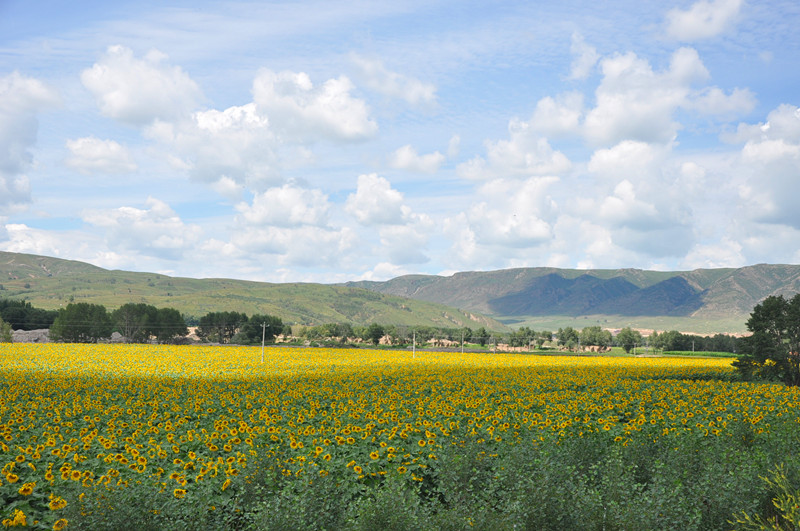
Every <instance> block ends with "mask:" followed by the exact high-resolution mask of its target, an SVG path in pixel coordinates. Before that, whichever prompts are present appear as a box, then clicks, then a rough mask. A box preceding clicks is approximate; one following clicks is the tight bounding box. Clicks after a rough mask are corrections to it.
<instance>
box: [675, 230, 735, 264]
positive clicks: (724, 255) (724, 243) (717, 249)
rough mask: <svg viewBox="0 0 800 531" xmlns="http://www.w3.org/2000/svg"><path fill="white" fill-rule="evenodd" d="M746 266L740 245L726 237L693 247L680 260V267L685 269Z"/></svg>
mask: <svg viewBox="0 0 800 531" xmlns="http://www.w3.org/2000/svg"><path fill="white" fill-rule="evenodd" d="M746 264H747V262H746V260H745V257H744V255H743V254H742V245H741V244H740V243H739V242H737V241H735V240H733V239H731V238H729V237H727V236H726V237H723V238H722V240H721V241H720V242H718V243H709V244H697V245H695V246H694V247H693V248H692V249H691V250H690V251H689V252H688V253H687V255H686V256H685V257H684V258H683V259H682V260H681V267H683V268H686V269H700V268H704V269H715V268H722V267H742V266H743V265H746Z"/></svg>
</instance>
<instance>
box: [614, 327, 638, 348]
mask: <svg viewBox="0 0 800 531" xmlns="http://www.w3.org/2000/svg"><path fill="white" fill-rule="evenodd" d="M616 341H617V344H618V345H619V346H621V347H622V348H623V350H625V352H626V353H630V351H631V349H633V348H634V347H635V346H636V345H641V344H642V334H641V333H639V331H638V330H633V329H631V328H630V327H626V328H623V329H622V330H620V331H619V333H618V334H617V337H616Z"/></svg>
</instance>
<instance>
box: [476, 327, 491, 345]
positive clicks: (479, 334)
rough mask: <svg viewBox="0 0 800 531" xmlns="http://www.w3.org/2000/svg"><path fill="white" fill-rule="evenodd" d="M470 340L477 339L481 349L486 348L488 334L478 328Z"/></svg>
mask: <svg viewBox="0 0 800 531" xmlns="http://www.w3.org/2000/svg"><path fill="white" fill-rule="evenodd" d="M472 338H473V339H477V340H478V343H479V344H480V345H481V346H482V347H483V346H486V340H487V339H489V332H487V331H486V329H485V328H484V327H480V328H478V329H477V330H475V335H473V336H472Z"/></svg>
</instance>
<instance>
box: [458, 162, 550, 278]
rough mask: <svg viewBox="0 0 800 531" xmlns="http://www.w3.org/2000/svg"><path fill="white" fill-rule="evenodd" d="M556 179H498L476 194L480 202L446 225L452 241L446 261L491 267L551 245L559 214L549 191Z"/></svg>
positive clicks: (481, 188) (485, 185)
mask: <svg viewBox="0 0 800 531" xmlns="http://www.w3.org/2000/svg"><path fill="white" fill-rule="evenodd" d="M558 181H559V179H558V178H556V177H532V178H529V179H527V180H524V181H519V180H516V179H497V180H494V181H490V182H488V183H485V184H484V185H482V186H481V187H480V189H479V190H478V193H477V196H478V197H480V198H482V200H481V201H478V202H476V203H473V205H472V206H471V207H470V208H469V209H468V210H467V211H466V212H464V213H460V214H457V215H456V216H452V217H449V218H447V219H445V221H444V225H443V227H444V232H445V234H446V235H447V236H448V238H449V239H450V240H451V241H452V242H453V245H452V247H451V250H450V253H448V257H449V258H450V259H451V260H453V259H454V258H455V259H456V260H455V262H460V263H467V264H471V265H475V266H487V265H490V264H492V263H494V262H495V261H496V258H497V257H498V256H499V255H498V249H502V250H503V251H502V261H507V260H509V259H514V258H515V257H516V256H517V255H518V254H519V253H523V254H525V255H527V256H530V253H531V251H532V250H534V249H539V250H542V249H543V248H545V247H546V245H547V244H549V243H551V242H552V239H553V236H554V232H553V225H554V223H555V221H556V219H557V216H558V213H559V209H558V205H557V204H556V202H555V201H554V200H553V199H552V197H551V196H550V193H549V189H550V188H551V187H552V186H553V185H555V184H556V183H557V182H558Z"/></svg>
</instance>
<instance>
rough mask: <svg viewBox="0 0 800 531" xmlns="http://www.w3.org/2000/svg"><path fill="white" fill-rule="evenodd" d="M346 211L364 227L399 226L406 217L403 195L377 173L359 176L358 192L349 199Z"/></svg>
mask: <svg viewBox="0 0 800 531" xmlns="http://www.w3.org/2000/svg"><path fill="white" fill-rule="evenodd" d="M345 210H346V211H347V212H348V213H349V214H350V215H352V216H353V217H355V218H356V220H358V222H359V223H361V224H362V225H388V224H399V223H403V219H404V216H405V215H406V210H405V209H404V204H403V194H401V193H400V192H398V191H397V190H395V189H393V188H392V185H391V183H389V181H388V180H386V179H385V178H383V177H380V176H379V175H378V174H376V173H370V174H365V175H359V176H358V186H357V188H356V192H355V193H354V194H350V195H349V196H348V197H347V202H346V204H345Z"/></svg>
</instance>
